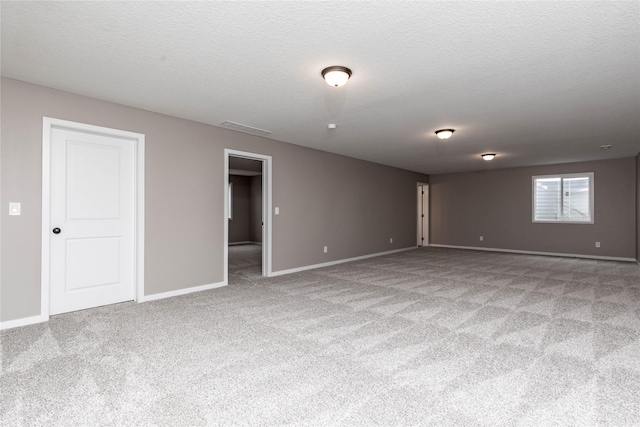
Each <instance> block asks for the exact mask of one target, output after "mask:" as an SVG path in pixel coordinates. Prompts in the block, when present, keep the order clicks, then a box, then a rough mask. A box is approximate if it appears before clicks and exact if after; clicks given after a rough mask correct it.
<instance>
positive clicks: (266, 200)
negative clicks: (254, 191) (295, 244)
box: [223, 148, 272, 285]
mask: <svg viewBox="0 0 640 427" xmlns="http://www.w3.org/2000/svg"><path fill="white" fill-rule="evenodd" d="M229 157H240V158H243V159H250V160H259V161H262V220H263V222H264V226H263V227H262V275H263V276H266V277H271V272H272V266H271V248H272V245H271V238H272V227H271V189H272V175H271V169H272V167H271V156H266V155H264V154H257V153H249V152H247V151H238V150H232V149H229V148H225V149H224V215H223V218H224V241H223V245H224V284H225V285H227V284H229V219H228V216H227V213H228V212H229Z"/></svg>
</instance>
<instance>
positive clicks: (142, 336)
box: [0, 247, 640, 426]
mask: <svg viewBox="0 0 640 427" xmlns="http://www.w3.org/2000/svg"><path fill="white" fill-rule="evenodd" d="M258 250H259V249H258V248H255V247H254V248H252V247H240V248H238V249H237V250H236V255H238V257H237V258H235V260H233V254H232V255H230V264H231V266H230V272H231V275H230V284H229V286H227V287H225V288H220V289H215V290H210V291H205V292H199V293H194V294H189V295H185V296H182V297H176V298H171V299H165V300H159V301H154V302H148V303H144V304H136V303H124V304H117V305H112V306H108V307H102V308H98V309H92V310H85V311H80V312H75V313H68V314H64V315H59V316H54V317H52V318H51V320H50V321H49V322H48V323H44V324H39V325H32V326H28V327H24V328H18V329H12V330H8V331H3V332H2V333H1V335H0V337H1V339H2V370H1V374H2V377H1V389H0V417H1V418H0V421H1V424H2V426H19V425H25V426H27V425H43V426H45V425H46V426H65V425H69V426H79V425H96V426H98V425H118V426H120V425H121V426H134V425H135V426H146V425H159V426H182V425H184V426H186V425H296V426H298V425H309V426H338V425H345V426H354V425H383V426H388V425H433V426H448V425H459V426H514V425H523V426H547V425H549V426H551V425H562V426H568V425H573V426H592V425H602V426H638V425H640V267H638V266H637V265H636V264H632V263H620V262H608V261H591V260H579V259H563V258H550V257H539V256H528V255H512V254H498V253H484V252H473V251H462V250H448V249H431V248H421V249H416V250H411V251H407V252H402V253H397V254H393V255H389V256H384V257H378V258H371V259H368V260H364V261H359V262H353V263H348V264H341V265H336V266H332V267H327V268H323V269H318V270H312V271H306V272H301V273H296V274H291V275H287V276H281V277H274V278H263V277H260V276H259V256H256V253H257V251H258ZM241 251H245V252H244V253H240V252H241ZM252 251H253V254H252V253H251V252H252ZM232 252H233V251H232ZM251 259H253V260H254V261H253V262H252V261H250V260H251ZM256 259H257V260H258V264H256V263H255V260H256Z"/></svg>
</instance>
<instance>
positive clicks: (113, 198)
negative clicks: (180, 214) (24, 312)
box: [49, 128, 136, 314]
mask: <svg viewBox="0 0 640 427" xmlns="http://www.w3.org/2000/svg"><path fill="white" fill-rule="evenodd" d="M135 185H136V183H135V144H134V142H133V141H132V140H129V139H124V138H118V137H113V136H106V135H98V134H92V133H84V132H80V131H74V130H68V129H57V128H53V129H52V132H51V199H50V200H51V211H50V212H51V218H50V224H51V230H50V231H49V232H50V233H51V236H50V242H51V243H50V314H59V313H66V312H69V311H74V310H82V309H85V308H91V307H98V306H101V305H107V304H113V303H118V302H122V301H129V300H133V299H134V294H135V289H134V288H135V238H134V237H135V188H136V187H135Z"/></svg>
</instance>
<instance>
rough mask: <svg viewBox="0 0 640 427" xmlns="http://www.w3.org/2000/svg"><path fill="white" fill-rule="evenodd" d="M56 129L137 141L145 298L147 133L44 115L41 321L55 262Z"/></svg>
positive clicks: (137, 214) (138, 291)
mask: <svg viewBox="0 0 640 427" xmlns="http://www.w3.org/2000/svg"><path fill="white" fill-rule="evenodd" d="M54 128H60V129H68V130H72V131H78V132H86V133H95V134H100V135H106V136H112V137H117V138H125V139H129V140H131V142H132V143H133V144H134V157H135V160H134V179H135V184H134V185H135V189H134V194H135V202H134V233H133V239H134V288H135V289H134V292H133V296H134V301H137V302H142V300H143V297H144V139H145V136H144V134H141V133H135V132H129V131H124V130H118V129H111V128H106V127H101V126H94V125H88V124H85V123H77V122H71V121H68V120H60V119H54V118H51V117H43V118H42V230H41V232H42V261H41V276H40V321H42V322H46V321H47V320H49V313H50V309H49V308H50V307H49V287H50V286H51V284H50V262H51V253H50V249H51V246H50V245H51V233H50V230H51V224H50V220H51V131H52V130H53V129H54Z"/></svg>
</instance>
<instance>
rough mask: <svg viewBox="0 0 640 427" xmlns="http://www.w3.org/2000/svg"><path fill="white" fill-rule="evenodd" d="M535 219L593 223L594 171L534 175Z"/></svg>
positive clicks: (539, 220) (540, 220)
mask: <svg viewBox="0 0 640 427" xmlns="http://www.w3.org/2000/svg"><path fill="white" fill-rule="evenodd" d="M533 222H565V223H582V224H593V172H589V173H579V174H566V175H543V176H534V177H533Z"/></svg>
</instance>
